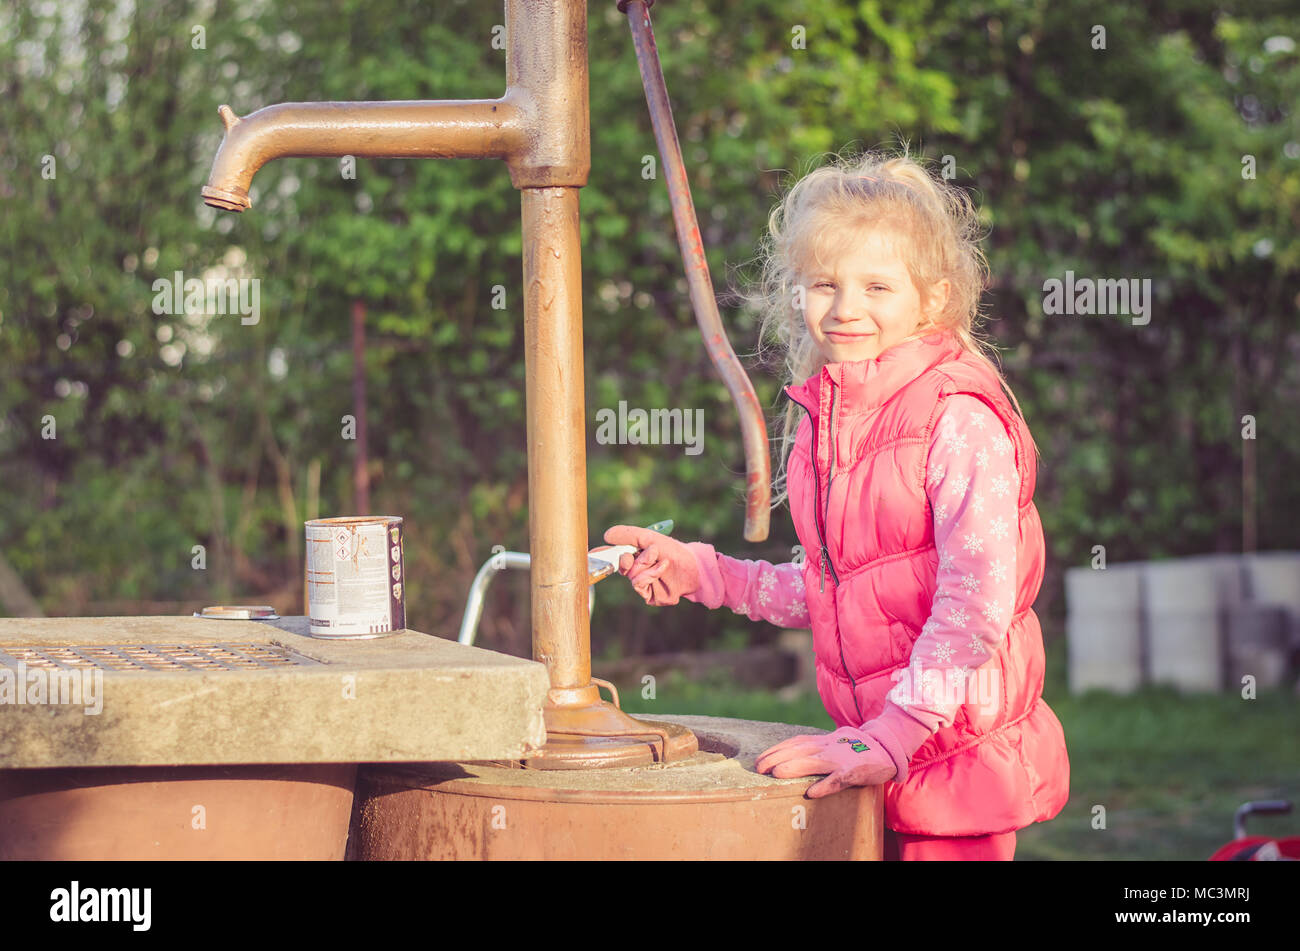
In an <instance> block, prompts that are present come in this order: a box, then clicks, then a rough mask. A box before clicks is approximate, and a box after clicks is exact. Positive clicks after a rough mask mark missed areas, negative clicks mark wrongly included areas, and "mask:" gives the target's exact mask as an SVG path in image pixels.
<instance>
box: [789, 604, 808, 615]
mask: <svg viewBox="0 0 1300 951" xmlns="http://www.w3.org/2000/svg"><path fill="white" fill-rule="evenodd" d="M807 614H808V605H806V604H804V603H803V602H802V601H795V602H794V603H792V604H791V605H790V616H791V617H804V616H806V615H807Z"/></svg>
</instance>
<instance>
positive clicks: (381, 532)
mask: <svg viewBox="0 0 1300 951" xmlns="http://www.w3.org/2000/svg"><path fill="white" fill-rule="evenodd" d="M404 574H405V569H404V567H403V565H402V520H401V518H399V517H397V516H395V515H362V516H350V517H344V518H318V519H312V520H311V521H309V522H307V614H308V618H309V621H310V628H311V635H312V637H331V638H371V637H382V636H383V635H385V634H391V633H392V632H394V631H400V630H402V629H403V628H405V627H406V596H405V590H404V588H405V585H406V579H405V578H404V577H403V575H404Z"/></svg>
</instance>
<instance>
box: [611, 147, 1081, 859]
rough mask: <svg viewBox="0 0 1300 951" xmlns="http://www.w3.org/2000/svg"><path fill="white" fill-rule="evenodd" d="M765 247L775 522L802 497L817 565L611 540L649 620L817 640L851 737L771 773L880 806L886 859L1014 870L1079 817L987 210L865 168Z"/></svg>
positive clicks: (770, 765)
mask: <svg viewBox="0 0 1300 951" xmlns="http://www.w3.org/2000/svg"><path fill="white" fill-rule="evenodd" d="M769 225H770V228H769V231H770V233H769V235H768V240H767V247H766V249H765V250H766V254H765V255H764V272H763V284H762V291H763V293H762V296H761V297H760V298H759V300H760V301H761V302H762V304H763V305H764V308H765V314H764V323H763V328H762V332H761V335H762V336H763V337H764V338H768V337H769V336H774V337H775V338H776V339H777V340H779V341H780V342H781V343H782V344H783V346H784V348H785V355H786V367H787V370H788V371H789V374H790V380H791V385H788V386H786V387H785V392H786V394H787V395H788V396H789V397H790V400H791V403H790V405H789V407H788V408H787V412H786V416H785V431H784V433H783V436H782V458H783V463H782V466H781V469H782V470H785V479H784V487H782V484H781V483H782V476H781V472H780V471H778V475H777V480H776V482H777V484H776V491H774V493H773V496H774V502H773V504H774V505H775V504H779V503H780V502H781V501H782V499H783V498H784V497H785V495H786V493H787V490H788V496H789V501H790V508H791V514H792V515H793V518H794V526H795V531H796V533H797V534H798V536H799V541H800V543H801V544H802V546H803V548H804V549H805V550H806V551H807V552H808V557H807V559H806V561H803V560H800V561H794V562H790V563H787V564H780V565H773V564H770V563H768V562H766V561H759V560H742V559H737V558H731V557H729V556H727V555H723V554H719V553H718V552H716V551H715V550H714V548H713V547H712V546H711V545H708V544H705V543H702V542H695V543H692V544H683V543H681V542H679V541H676V540H674V539H672V538H669V537H667V536H663V535H659V534H657V533H654V532H649V531H647V530H644V529H639V528H636V527H633V526H625V525H620V526H615V527H614V528H611V529H610V530H609V531H608V532H606V533H605V541H606V542H608V543H609V544H611V545H621V544H631V545H635V546H637V547H638V548H640V549H642V550H641V551H640V552H639V553H638V555H637V556H636V557H635V558H633V556H632V555H624V556H623V559H622V564H621V565H620V571H621V572H622V573H623V574H624V575H625V576H626V577H627V578H628V580H629V581H630V582H631V583H632V585H633V586H634V588H635V589H636V590H637V592H638V593H639V594H640V595H641V596H642V597H643V598H644V599H645V600H646V602H647V603H648V604H651V605H666V604H676V603H677V602H678V600H679V599H680V598H683V597H685V598H687V599H688V600H691V601H695V602H698V603H701V604H705V605H708V606H709V607H711V608H718V607H721V606H723V605H726V606H727V607H729V608H731V609H732V610H733V611H735V612H736V613H740V614H745V615H747V616H748V617H750V618H752V619H754V620H758V619H760V618H762V619H764V620H767V621H769V622H771V623H773V624H778V625H781V626H783V627H811V628H812V631H813V645H814V651H815V654H816V668H817V688H818V692H819V693H820V694H821V698H822V702H823V703H824V704H825V707H826V711H827V713H829V714H830V716H831V718H832V719H833V720H834V721H835V723H836V724H837V725H838V726H839V729H837V730H835V731H834V732H833V733H830V734H825V735H821V736H798V737H794V738H792V739H789V740H786V741H785V742H784V743H781V744H778V745H777V746H774V747H772V748H771V749H769V750H767V751H766V752H764V753H763V754H762V755H761V756H760V757H759V759H758V762H757V769H758V770H759V771H760V772H764V773H769V772H770V773H771V774H772V775H773V776H777V777H781V778H787V777H794V776H809V775H820V774H827V775H826V778H825V779H823V780H821V781H820V782H817V783H816V784H814V785H813V786H812V787H811V788H810V789H809V791H808V795H809V796H810V797H814V798H816V797H820V796H825V795H829V794H831V793H833V792H836V791H837V790H839V789H842V788H844V787H845V786H850V785H877V784H882V783H883V784H884V786H885V826H886V833H885V857H886V858H897V859H901V860H914V859H1011V858H1012V856H1013V854H1014V851H1015V834H1016V830H1017V829H1021V828H1024V827H1025V826H1027V825H1029V824H1031V823H1034V822H1042V821H1045V820H1048V819H1051V818H1053V817H1055V816H1056V815H1057V813H1059V812H1060V810H1061V808H1062V807H1063V806H1064V805H1065V802H1066V800H1067V798H1068V796H1069V760H1068V758H1067V756H1066V749H1065V737H1064V734H1063V732H1062V729H1061V724H1060V722H1059V721H1058V720H1057V718H1056V716H1055V714H1053V713H1052V711H1051V709H1050V708H1049V707H1048V706H1047V704H1046V703H1044V702H1043V700H1042V688H1043V640H1042V632H1041V630H1040V628H1039V624H1038V618H1037V616H1036V615H1035V614H1034V611H1033V609H1032V607H1031V605H1032V604H1033V602H1034V598H1035V597H1036V596H1037V594H1038V589H1039V586H1040V584H1041V582H1042V578H1043V559H1044V544H1043V533H1042V526H1041V524H1040V522H1039V518H1038V511H1037V510H1036V509H1035V507H1034V504H1033V501H1032V496H1033V491H1034V483H1035V476H1036V468H1037V467H1036V462H1035V454H1036V452H1037V447H1036V446H1035V444H1034V441H1033V439H1032V437H1031V436H1030V434H1029V430H1028V428H1027V426H1026V425H1025V421H1024V419H1023V418H1022V416H1021V414H1020V407H1019V404H1018V402H1017V401H1016V400H1015V397H1014V395H1011V393H1010V390H1009V389H1008V390H1007V391H1006V393H1005V394H1004V392H1003V388H1004V387H1005V386H1006V384H1005V382H1004V381H1003V379H1002V377H1001V374H1000V373H999V372H998V370H997V369H996V367H995V366H994V365H993V363H992V362H991V361H990V360H989V359H988V357H987V356H985V355H984V353H983V352H982V349H981V344H980V343H979V341H977V340H976V338H975V337H974V329H975V328H974V324H975V321H976V319H977V318H978V316H979V297H980V293H981V291H982V290H983V288H984V286H985V281H986V276H987V271H986V265H985V262H984V258H983V255H982V253H981V252H980V249H979V247H978V234H977V230H978V225H977V217H976V213H975V210H974V208H973V207H972V205H971V203H970V201H969V199H968V198H967V197H966V195H965V193H964V192H962V191H960V190H958V189H956V188H952V187H949V186H947V185H946V184H942V183H940V182H938V181H936V180H935V179H933V178H932V177H931V176H930V175H929V174H928V173H927V172H926V170H925V169H924V168H923V167H921V166H920V165H919V164H918V163H916V162H915V161H914V160H912V159H910V158H908V157H907V156H905V155H904V156H901V157H898V156H896V157H885V156H879V155H874V154H867V155H865V156H862V157H859V158H857V159H855V160H851V161H844V160H836V161H834V162H832V163H830V164H828V165H825V166H823V167H821V168H819V169H817V170H815V171H813V172H811V173H810V174H808V175H806V176H805V177H804V178H802V179H801V180H800V181H799V182H797V183H796V184H795V185H794V187H793V188H792V189H791V190H790V191H789V192H788V194H787V195H786V196H785V198H784V200H783V201H782V202H781V204H780V205H778V207H777V208H776V209H775V210H774V211H773V212H772V215H771V218H770V221H769ZM792 434H793V435H792ZM791 443H793V446H792V448H791ZM787 450H789V451H788V456H787Z"/></svg>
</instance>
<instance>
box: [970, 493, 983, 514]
mask: <svg viewBox="0 0 1300 951" xmlns="http://www.w3.org/2000/svg"><path fill="white" fill-rule="evenodd" d="M970 507H971V509H972V510H973V511H974V512H975V514H976V515H979V514H980V513H981V512H983V511H984V496H982V495H981V494H980V493H978V492H976V493H975V494H974V495H972V496H971V497H970Z"/></svg>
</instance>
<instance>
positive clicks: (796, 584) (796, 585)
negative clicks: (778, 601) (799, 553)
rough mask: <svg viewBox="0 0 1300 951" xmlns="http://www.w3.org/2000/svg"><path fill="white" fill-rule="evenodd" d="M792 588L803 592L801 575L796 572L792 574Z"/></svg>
mask: <svg viewBox="0 0 1300 951" xmlns="http://www.w3.org/2000/svg"><path fill="white" fill-rule="evenodd" d="M794 590H796V591H798V592H800V593H802V592H803V575H802V574H800V573H798V572H796V573H795V576H794Z"/></svg>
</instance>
